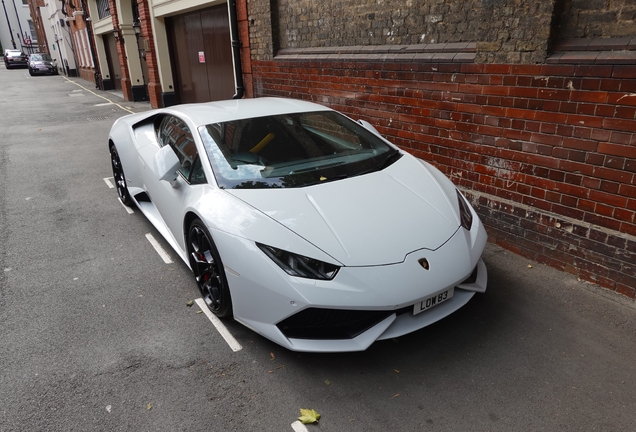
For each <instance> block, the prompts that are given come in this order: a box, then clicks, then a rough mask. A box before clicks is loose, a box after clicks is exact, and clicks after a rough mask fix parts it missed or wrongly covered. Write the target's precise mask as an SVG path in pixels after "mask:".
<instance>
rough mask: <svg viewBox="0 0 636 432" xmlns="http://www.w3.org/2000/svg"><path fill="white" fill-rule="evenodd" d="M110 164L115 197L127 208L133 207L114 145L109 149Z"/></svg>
mask: <svg viewBox="0 0 636 432" xmlns="http://www.w3.org/2000/svg"><path fill="white" fill-rule="evenodd" d="M110 163H111V166H112V168H113V177H114V178H115V187H116V188H117V195H119V199H120V200H121V202H123V203H124V204H125V205H127V206H132V205H134V201H133V200H132V197H131V196H130V192H128V185H127V184H126V176H125V175H124V167H123V165H122V164H121V160H120V159H119V153H117V149H116V148H115V146H114V145H112V146H111V147H110Z"/></svg>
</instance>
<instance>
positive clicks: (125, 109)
mask: <svg viewBox="0 0 636 432" xmlns="http://www.w3.org/2000/svg"><path fill="white" fill-rule="evenodd" d="M63 78H64V79H65V80H66V81H67V82H69V83H71V84H74V85H76V86H78V87H81V88H83V89H84V90H86V91H87V92H89V93H91V94H93V95H95V96H97V97H98V98H102V99H104V100H105V101H106V102H110V103H112V104H115V106H116V107H118V108H120V109H122V110H124V111H127V112H129V113H130V114H134V113H135V112H134V111H131V110H130V109H129V108H127V107H123V106H121V105H119V104H118V103H115V102H113V101H112V100H110V99H108V98H105V97H104V96H101V95H98V94H97V93H95V92H94V91H91V90H89V89H87V88H86V87H84V86H83V85H81V84H78V83H76V82H74V81H71V80H70V79H68V78H66V77H63ZM73 91H81V90H73ZM69 96H70V95H69ZM82 96H84V95H82Z"/></svg>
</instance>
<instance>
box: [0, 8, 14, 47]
mask: <svg viewBox="0 0 636 432" xmlns="http://www.w3.org/2000/svg"><path fill="white" fill-rule="evenodd" d="M14 6H15V4H14ZM2 8H3V9H4V16H5V17H7V25H8V26H9V34H10V35H11V44H12V45H13V49H16V47H15V39H13V29H12V28H11V22H10V21H9V14H8V13H7V7H6V6H5V5H4V0H2Z"/></svg>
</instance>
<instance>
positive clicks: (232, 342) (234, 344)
mask: <svg viewBox="0 0 636 432" xmlns="http://www.w3.org/2000/svg"><path fill="white" fill-rule="evenodd" d="M195 302H197V304H198V305H199V307H200V308H201V310H202V311H203V313H204V314H205V316H207V317H208V319H209V320H210V321H212V324H214V327H216V330H217V331H218V332H219V333H220V334H221V336H223V339H225V342H227V344H228V345H229V346H230V348H232V351H234V352H237V351H240V350H242V349H243V347H242V346H241V344H240V343H238V341H237V340H236V339H234V336H232V333H230V331H229V330H228V329H227V327H225V325H223V323H222V322H221V320H219V319H218V318H217V317H216V316H214V314H213V313H212V312H211V311H210V309H208V306H207V305H206V304H205V301H204V300H203V299H202V298H198V299H196V300H195ZM305 430H306V429H305Z"/></svg>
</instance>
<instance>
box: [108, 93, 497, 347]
mask: <svg viewBox="0 0 636 432" xmlns="http://www.w3.org/2000/svg"><path fill="white" fill-rule="evenodd" d="M108 146H109V150H110V155H111V162H112V167H113V175H114V177H115V181H116V184H117V192H118V193H119V197H120V199H121V201H122V202H123V203H125V204H128V205H132V204H135V205H136V206H137V207H138V208H139V209H140V210H141V211H142V212H143V213H144V215H146V217H147V218H148V219H149V220H150V221H151V222H152V224H153V225H154V226H155V227H156V228H157V230H158V231H159V232H160V233H161V234H162V235H163V236H164V237H165V239H166V240H167V241H168V242H169V243H170V245H172V247H173V248H174V250H175V251H176V253H177V254H179V256H180V257H181V258H182V259H183V261H185V263H186V264H187V265H188V266H189V267H190V268H191V269H192V271H193V272H194V276H195V278H196V281H197V284H198V286H199V288H200V290H201V294H202V297H203V299H204V300H205V302H206V303H207V305H208V307H209V308H210V310H211V311H212V312H213V313H214V314H216V315H217V316H219V317H228V316H232V315H233V316H234V318H235V319H236V320H237V321H239V322H240V323H242V324H244V325H246V326H247V327H249V328H250V329H252V330H254V331H255V332H257V333H259V334H261V335H263V336H265V337H266V338H268V339H270V340H272V341H274V342H276V343H278V344H280V345H282V346H284V347H286V348H288V349H290V350H294V351H314V352H337V351H361V350H365V349H366V348H367V347H369V345H371V344H372V343H373V342H374V341H376V340H381V339H387V338H395V337H397V336H400V335H404V334H406V333H410V332H412V331H415V330H418V329H421V328H422V327H425V326H427V325H429V324H431V323H433V322H435V321H437V320H439V319H441V318H443V317H445V316H447V315H449V314H451V313H452V312H454V311H456V310H457V309H459V308H460V307H462V306H463V305H465V304H466V303H467V302H468V300H470V298H471V297H472V296H473V295H474V294H475V292H484V291H485V290H486V282H487V272H486V266H485V265H484V263H483V261H482V260H481V258H480V257H481V254H482V251H483V249H484V246H485V243H486V232H485V230H484V227H483V225H482V224H481V222H480V220H479V218H478V216H477V214H476V213H475V211H474V210H473V209H472V207H471V206H470V205H469V203H468V202H467V201H466V199H465V198H464V197H463V195H462V194H461V193H460V192H459V191H458V190H457V189H456V188H455V186H454V185H453V184H452V183H451V182H450V180H448V179H447V178H446V177H445V176H444V175H443V174H442V173H441V172H440V171H438V170H437V169H436V168H434V167H433V166H432V165H430V164H428V163H427V162H424V161H422V160H420V159H417V158H415V157H413V156H411V155H410V154H408V153H406V152H404V151H402V150H400V149H398V148H397V147H396V146H394V145H393V144H391V143H389V142H388V141H387V140H385V139H384V138H382V136H380V134H379V133H378V132H377V131H376V130H375V128H374V127H373V126H371V125H370V124H369V123H367V122H365V121H358V122H355V121H353V120H351V119H350V118H348V117H346V116H344V115H343V114H340V113H338V112H336V111H333V110H331V109H329V108H326V107H324V106H321V105H317V104H313V103H309V102H303V101H298V100H289V99H277V98H257V99H243V100H230V101H223V102H212V103H203V104H191V105H179V106H173V107H170V108H165V109H158V110H152V111H147V112H143V113H139V114H132V115H129V116H126V117H122V118H120V119H118V120H117V121H116V122H115V124H114V125H113V127H112V130H111V132H110V137H109V143H108Z"/></svg>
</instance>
